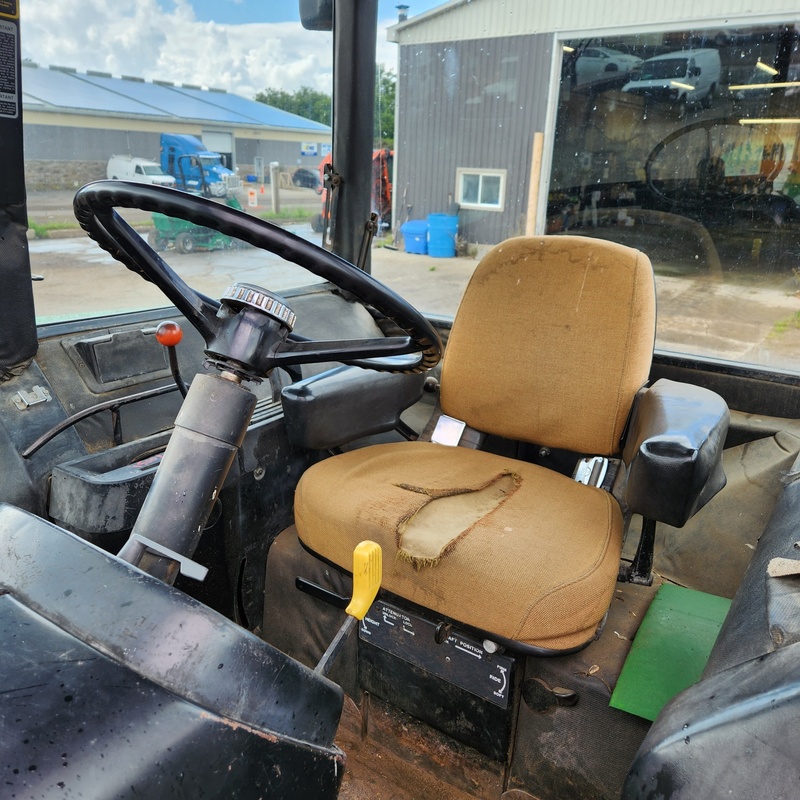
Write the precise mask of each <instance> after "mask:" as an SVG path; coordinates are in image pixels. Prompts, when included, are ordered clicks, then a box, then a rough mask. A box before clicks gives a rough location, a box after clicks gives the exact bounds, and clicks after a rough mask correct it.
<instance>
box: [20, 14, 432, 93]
mask: <svg viewBox="0 0 800 800" xmlns="http://www.w3.org/2000/svg"><path fill="white" fill-rule="evenodd" d="M444 1H445V0H402V2H403V3H404V4H406V5H408V6H409V11H408V14H409V16H410V17H411V16H415V15H416V14H421V13H423V12H424V11H427V10H428V9H430V8H434V7H435V6H438V5H441V4H442V3H443V2H444ZM398 2H399V0H379V14H378V16H379V22H378V42H377V59H378V61H379V62H381V63H383V64H385V65H386V66H387V67H389V68H391V69H394V67H395V64H396V58H397V53H396V50H397V45H395V44H392V43H390V42H387V41H386V28H387V26H389V25H392V24H394V23H395V22H396V21H397V9H396V8H395V6H396V5H397V3H398ZM298 9H299V0H79V2H74V3H64V2H54V0H25V2H24V3H22V4H21V21H20V26H21V31H20V41H21V46H22V57H23V58H27V59H30V60H32V61H34V62H36V63H37V64H39V65H40V66H42V67H47V66H51V65H56V66H62V67H74V68H75V69H77V70H78V71H79V72H85V71H86V70H100V71H103V72H110V73H111V74H112V75H115V76H119V75H129V76H135V77H141V78H145V79H146V80H153V79H156V80H170V81H174V82H176V83H192V84H199V85H201V86H204V87H214V88H221V89H226V90H227V91H229V92H234V93H236V94H240V95H242V96H244V97H250V98H252V97H253V96H254V95H255V94H256V93H257V92H259V91H262V90H264V89H266V88H275V89H284V90H286V91H289V92H293V91H296V90H297V89H299V88H300V87H301V86H310V87H312V88H313V89H317V90H319V91H325V92H330V90H331V37H330V34H327V33H321V32H318V31H306V30H305V29H304V28H303V27H302V26H301V25H300V22H299V11H298Z"/></svg>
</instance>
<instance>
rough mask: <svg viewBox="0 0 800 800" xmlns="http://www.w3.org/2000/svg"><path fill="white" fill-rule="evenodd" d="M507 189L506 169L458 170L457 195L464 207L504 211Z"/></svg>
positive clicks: (458, 200)
mask: <svg viewBox="0 0 800 800" xmlns="http://www.w3.org/2000/svg"><path fill="white" fill-rule="evenodd" d="M505 191H506V170H504V169H495V170H477V169H459V170H458V171H457V172H456V197H457V202H458V203H459V205H461V207H462V208H466V209H482V210H484V211H502V210H503V208H504V206H505Z"/></svg>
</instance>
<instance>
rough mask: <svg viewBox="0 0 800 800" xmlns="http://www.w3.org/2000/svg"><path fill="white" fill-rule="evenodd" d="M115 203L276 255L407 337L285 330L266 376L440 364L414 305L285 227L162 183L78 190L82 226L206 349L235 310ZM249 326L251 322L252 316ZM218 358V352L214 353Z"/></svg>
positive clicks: (438, 346) (435, 339) (438, 349)
mask: <svg viewBox="0 0 800 800" xmlns="http://www.w3.org/2000/svg"><path fill="white" fill-rule="evenodd" d="M115 207H123V208H137V209H140V210H143V211H151V212H159V213H161V214H165V215H167V216H171V217H177V218H179V219H184V220H187V221H189V222H192V223H194V224H195V225H200V226H203V227H206V228H212V229H213V230H216V231H219V232H221V233H224V234H226V235H228V236H231V237H236V238H238V239H240V240H242V241H244V242H247V243H248V244H251V245H253V246H255V247H259V248H262V249H264V250H268V251H269V252H272V253H275V254H276V255H278V256H280V257H281V258H284V259H285V260H287V261H291V262H292V263H294V264H297V265H298V266H300V267H303V268H304V269H307V270H309V271H310V272H312V273H314V274H315V275H317V276H319V277H320V278H322V279H324V280H327V281H329V282H330V283H332V284H333V285H334V286H338V287H339V288H340V289H342V290H344V291H345V292H349V293H350V294H351V295H353V296H354V297H356V298H357V299H358V300H360V301H361V302H363V303H365V304H367V305H369V306H372V307H373V308H374V309H375V310H376V311H378V312H379V313H380V314H383V315H384V316H385V317H386V318H387V319H389V320H391V321H392V322H394V323H395V325H396V326H397V327H399V328H400V330H401V331H403V332H404V333H405V334H406V336H389V337H386V338H372V339H353V340H347V339H344V340H340V341H309V340H306V339H303V337H300V336H296V335H293V334H292V335H290V336H289V337H288V338H287V337H286V335H285V333H286V332H285V331H284V338H283V340H282V341H279V342H277V343H276V344H275V346H274V347H271V348H270V352H269V353H266V354H264V357H259V358H254V359H253V362H254V363H255V362H257V368H255V369H254V372H256V373H258V374H259V375H261V376H263V375H264V374H265V372H268V371H269V370H271V369H274V368H276V367H280V366H289V365H291V364H301V363H311V362H321V361H342V362H344V363H347V364H358V365H359V366H364V367H367V368H369V369H376V370H383V371H389V372H422V371H425V370H427V369H430V368H431V367H434V366H436V364H437V363H438V362H439V359H440V358H441V353H442V343H441V340H440V338H439V335H438V334H437V332H436V330H435V329H434V328H433V326H432V325H431V324H430V322H429V321H428V320H427V319H426V318H425V317H424V316H423V315H422V314H421V313H420V312H419V311H417V310H416V309H415V308H414V307H413V306H411V305H410V304H409V303H407V302H406V301H405V300H404V299H403V298H402V297H400V296H399V295H397V294H396V293H395V292H393V291H392V290H391V289H389V288H388V287H387V286H384V285H383V284H382V283H380V281H378V280H376V279H375V278H373V277H372V276H371V275H369V274H368V273H366V272H364V271H363V270H361V269H359V268H358V267H356V266H354V265H353V264H350V263H349V262H348V261H345V260H344V259H343V258H340V257H339V256H337V255H335V254H333V253H330V252H328V251H327V250H324V249H322V248H321V247H318V246H317V245H315V244H312V243H311V242H308V241H306V240H304V239H301V238H300V237H299V236H295V235H294V234H292V233H290V232H289V231H286V230H284V229H283V228H280V227H278V226H276V225H272V224H270V223H268V222H265V221H263V220H260V219H257V218H255V217H253V216H251V215H250V214H247V213H245V212H243V211H240V210H238V209H234V208H230V207H229V206H226V205H222V204H221V203H215V202H213V201H211V200H208V199H206V198H203V197H197V196H195V195H191V194H187V193H186V192H180V191H177V190H175V189H167V188H165V187H162V186H150V185H145V184H139V183H133V182H128V181H96V182H94V183H90V184H87V185H86V186H84V187H83V188H82V189H80V190H79V191H78V193H77V194H76V195H75V201H74V208H75V216H76V217H77V219H78V222H79V223H80V224H81V227H83V228H84V230H86V232H87V233H88V234H89V235H90V236H91V237H92V238H93V239H94V240H95V241H96V242H97V243H98V244H99V245H100V247H102V248H103V249H104V250H107V251H108V252H109V253H110V254H111V255H112V256H114V258H116V259H117V260H118V261H121V262H122V263H123V264H125V265H126V266H127V267H128V268H129V269H132V270H133V271H135V272H138V273H139V274H141V275H142V276H143V277H144V278H146V279H147V280H149V281H151V282H152V283H154V284H155V285H156V286H158V288H159V289H161V291H162V292H164V294H165V295H166V296H167V298H168V299H169V300H170V301H171V302H172V303H174V305H175V306H176V307H177V308H178V310H179V311H181V312H182V313H183V314H184V316H185V317H186V318H187V320H188V321H189V322H190V323H191V324H192V325H193V326H194V327H195V328H196V329H197V330H198V332H199V333H200V334H201V335H202V336H203V339H204V340H205V342H206V345H207V346H209V345H210V343H212V342H215V343H217V344H218V343H219V342H228V341H231V340H232V339H231V337H229V336H227V335H226V334H225V333H224V332H223V331H222V328H223V327H224V326H225V325H229V324H233V323H231V322H230V319H231V317H230V315H228V316H225V315H224V314H222V312H220V311H219V309H220V303H219V302H217V301H216V300H212V299H211V298H208V297H206V296H205V295H203V294H201V293H200V292H197V291H196V290H195V289H193V288H192V287H190V286H189V285H188V284H186V283H185V282H184V281H183V280H182V279H181V278H180V277H179V276H178V275H177V274H176V273H175V272H174V271H173V270H172V269H171V268H170V267H169V266H168V265H167V264H166V262H165V261H164V260H163V259H162V258H161V257H160V256H159V255H158V254H157V253H156V252H155V251H154V250H153V249H152V248H151V247H150V245H149V244H148V243H147V242H146V241H145V240H144V239H143V238H142V237H140V236H139V235H138V234H137V233H136V232H135V231H134V230H133V228H131V227H130V226H129V225H128V224H127V223H126V222H125V221H124V220H123V219H122V218H121V217H120V216H119V215H118V214H117V212H116V211H115V210H114V209H115ZM248 324H250V325H251V327H252V314H250V319H249V321H248ZM289 327H291V326H289ZM265 341H266V340H265ZM214 355H215V356H219V353H218V352H217V351H215V353H214Z"/></svg>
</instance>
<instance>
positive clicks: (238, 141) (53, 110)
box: [22, 64, 331, 189]
mask: <svg viewBox="0 0 800 800" xmlns="http://www.w3.org/2000/svg"><path fill="white" fill-rule="evenodd" d="M22 88H23V110H24V114H25V169H26V178H27V184H28V187H29V188H31V189H40V188H41V189H44V188H62V187H63V188H71V187H73V186H79V185H81V184H82V183H85V182H87V181H89V180H94V179H97V178H104V177H105V167H106V163H107V161H108V159H109V157H110V156H111V155H113V154H118V155H122V154H128V155H135V156H141V157H144V158H151V159H153V160H155V161H158V160H159V146H160V143H159V137H160V134H161V133H162V132H169V133H189V134H193V135H195V136H198V137H200V138H201V139H202V140H203V143H204V144H205V145H206V147H207V148H208V149H209V150H214V151H216V152H219V153H222V154H223V155H224V156H225V157H226V160H227V162H228V164H229V166H231V167H232V168H236V167H239V168H240V171H241V172H242V173H245V172H250V171H252V170H253V165H254V163H255V160H256V158H257V157H260V158H262V159H263V160H264V163H266V164H268V163H269V162H270V161H278V162H280V163H281V164H282V165H285V166H287V167H292V166H308V167H312V168H316V166H317V165H318V164H319V162H320V161H321V159H322V157H323V156H324V154H325V152H327V149H328V148H329V147H330V142H331V130H330V128H329V127H328V126H327V125H322V124H321V123H318V122H314V121H313V120H309V119H305V118H303V117H300V116H297V115H296V114H290V113H289V112H286V111H281V110H280V109H277V108H273V107H272V106H268V105H266V104H264V103H259V102H256V101H254V100H248V99H246V98H244V97H240V96H238V95H235V94H230V93H228V92H226V91H225V90H223V89H203V88H201V87H200V86H192V85H187V84H183V85H176V84H173V83H170V82H169V81H153V82H146V81H144V80H142V79H140V78H134V77H125V76H124V77H120V78H115V77H113V76H112V75H110V74H108V73H104V72H92V71H89V72H86V73H80V72H77V71H76V70H73V69H69V68H65V67H50V68H43V67H38V66H36V65H34V64H24V65H23V70H22Z"/></svg>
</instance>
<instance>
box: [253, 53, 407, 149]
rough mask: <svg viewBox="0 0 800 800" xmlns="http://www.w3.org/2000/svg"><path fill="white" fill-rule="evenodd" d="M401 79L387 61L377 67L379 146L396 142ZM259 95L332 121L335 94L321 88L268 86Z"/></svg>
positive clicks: (260, 99)
mask: <svg viewBox="0 0 800 800" xmlns="http://www.w3.org/2000/svg"><path fill="white" fill-rule="evenodd" d="M396 85H397V79H396V77H395V74H394V72H392V70H390V69H386V67H384V66H383V64H378V65H377V66H376V68H375V127H374V136H373V138H374V140H375V147H376V148H378V147H389V148H391V147H392V146H393V144H394V98H395V92H396ZM255 99H256V100H257V101H258V102H259V103H266V104H267V105H270V106H274V107H275V108H280V109H282V110H283V111H290V112H291V113H292V114H298V115H299V116H301V117H305V118H306V119H313V120H314V121H315V122H322V123H323V124H325V125H330V124H331V96H330V95H329V94H325V93H324V92H318V91H316V89H312V88H311V87H310V86H301V87H300V88H299V89H298V90H297V91H296V92H287V91H286V90H285V89H265V90H264V91H263V92H259V93H258V94H257V95H256V96H255Z"/></svg>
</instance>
